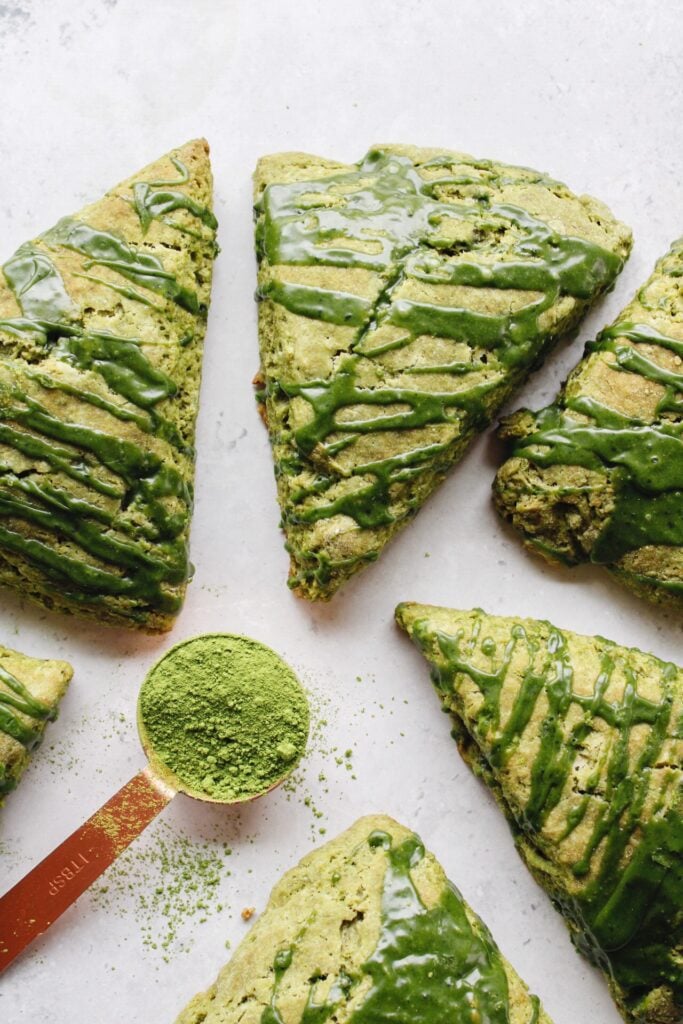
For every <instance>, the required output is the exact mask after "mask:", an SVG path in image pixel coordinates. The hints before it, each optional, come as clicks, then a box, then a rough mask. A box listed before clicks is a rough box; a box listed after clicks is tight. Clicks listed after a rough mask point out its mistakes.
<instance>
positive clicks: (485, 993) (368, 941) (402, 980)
mask: <svg viewBox="0 0 683 1024" xmlns="http://www.w3.org/2000/svg"><path fill="white" fill-rule="evenodd" d="M327 1021H333V1022H335V1024H391V1022H396V1021H409V1022H410V1024H446V1022H448V1021H451V1022H453V1024H456V1022H457V1024H551V1022H550V1018H549V1017H548V1016H547V1015H546V1013H545V1012H544V1011H543V1009H542V1008H541V1006H540V1004H539V1001H538V999H537V997H536V996H533V995H531V994H530V993H529V991H528V989H527V987H526V985H525V984H524V983H523V981H522V980H521V979H520V978H519V976H518V975H517V973H516V972H515V970H514V969H513V968H512V967H511V966H510V964H509V963H508V962H507V960H506V959H505V958H504V957H503V956H502V955H501V953H500V951H499V950H498V948H497V947H496V945H495V943H494V941H493V939H492V937H491V935H490V933H489V932H488V930H487V928H486V926H485V925H484V924H483V923H482V921H480V920H479V918H478V917H477V916H476V914H475V913H474V912H473V911H472V910H471V909H470V907H468V905H467V904H466V903H465V901H464V900H463V898H462V896H461V895H460V893H459V892H458V891H457V890H456V889H455V888H454V887H453V886H452V885H451V884H450V882H449V881H448V879H447V878H446V876H445V875H444V872H443V869H442V868H441V866H440V865H439V864H438V862H437V861H436V859H435V858H434V857H433V856H432V854H430V853H427V852H425V849H424V847H423V845H422V843H421V842H420V840H419V839H418V837H417V836H416V835H414V834H413V833H412V832H410V831H409V830H408V829H406V828H404V827H403V826H402V825H399V824H398V823H397V822H396V821H393V820H392V819H391V818H387V817H385V816H384V815H381V816H372V817H368V818H361V819H360V820H359V821H357V822H356V824H355V825H353V826H352V827H351V828H350V829H348V830H347V831H346V832H343V833H342V834H341V835H340V836H338V837H337V838H336V839H334V840H333V841H332V842H330V843H327V844H326V845H325V846H323V847H321V848H320V849H319V850H315V851H314V852H313V853H310V854H308V856H307V857H304V859H303V860H302V861H301V863H300V864H299V865H298V866H297V867H295V868H293V870H291V871H289V872H288V873H287V874H286V875H285V876H284V878H283V879H282V880H281V881H280V882H279V883H278V884H277V885H276V886H275V888H274V890H273V892H272V894H271V897H270V902H269V903H268V906H267V907H266V910H265V911H264V913H263V915H262V916H261V918H260V919H259V920H258V922H257V923H256V924H255V925H254V927H253V928H252V930H251V932H250V933H249V934H248V935H247V936H246V938H245V939H243V941H242V942H241V944H240V946H239V948H238V949H237V950H236V952H235V955H234V956H233V958H232V960H231V961H230V963H229V964H228V965H227V966H226V967H225V968H224V969H223V970H222V971H221V973H220V974H219V976H218V980H217V981H216V983H215V984H214V985H213V986H212V987H211V988H210V989H209V990H208V992H205V993H203V994H202V995H199V996H196V997H195V998H194V999H193V1000H192V1002H191V1003H190V1004H189V1006H187V1007H186V1009H185V1010H184V1011H183V1012H182V1013H181V1014H180V1016H179V1017H178V1020H177V1024H200V1022H201V1024H282V1022H286V1024H312V1022H316V1024H326V1022H327Z"/></svg>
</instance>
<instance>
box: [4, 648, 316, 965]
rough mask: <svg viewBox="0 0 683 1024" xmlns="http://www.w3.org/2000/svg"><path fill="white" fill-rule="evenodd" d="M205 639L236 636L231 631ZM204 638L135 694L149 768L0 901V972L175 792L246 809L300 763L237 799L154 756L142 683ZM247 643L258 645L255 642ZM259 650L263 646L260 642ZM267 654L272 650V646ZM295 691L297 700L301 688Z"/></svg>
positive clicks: (158, 662) (94, 878) (128, 842)
mask: <svg viewBox="0 0 683 1024" xmlns="http://www.w3.org/2000/svg"><path fill="white" fill-rule="evenodd" d="M210 635H213V636H224V637H229V638H236V635H235V634H230V633H221V634H210ZM204 636H206V634H204ZM202 639H203V637H202V636H199V637H193V638H192V639H190V640H185V641H183V642H181V643H180V644H176V646H175V647H172V648H171V650H170V651H168V652H167V653H166V654H165V655H164V656H163V657H162V658H160V659H159V661H157V662H156V663H155V665H153V666H152V668H151V669H150V671H149V672H148V674H147V676H146V677H145V681H144V682H143V684H142V686H141V688H140V695H139V696H138V714H137V721H138V733H139V736H140V742H141V744H142V748H143V750H144V752H145V754H146V756H147V759H148V761H149V763H148V764H147V765H146V766H145V767H144V768H143V769H142V770H141V771H139V772H138V773H137V775H134V776H133V778H132V779H131V780H130V781H129V782H127V783H126V784H125V786H122V787H121V789H119V791H118V792H117V793H115V794H114V796H112V797H111V798H110V799H109V800H107V802H106V803H105V804H103V805H102V807H100V809H99V810H98V811H96V812H95V814H93V815H92V816H91V817H90V818H88V820H87V821H85V822H84V823H83V824H82V825H81V826H80V827H79V828H77V829H76V830H75V831H74V832H72V833H71V835H70V836H68V838H67V839H65V840H64V842H63V843H60V844H59V846H57V847H56V848H55V849H54V850H53V851H52V853H49V854H48V855H47V857H45V858H44V859H43V860H42V861H41V862H40V863H39V864H37V865H36V867H34V868H33V869H32V870H31V871H29V873H28V874H27V875H25V876H24V877H23V878H22V879H21V880H20V881H19V882H17V884H16V885H15V886H13V887H12V888H11V889H10V890H9V891H8V892H7V893H5V895H4V896H2V897H0V974H1V973H2V972H3V971H4V970H5V968H7V967H9V965H10V964H11V963H12V961H13V960H14V959H15V958H16V957H17V956H19V954H20V953H22V952H23V950H24V949H26V947H27V946H28V945H29V944H30V943H31V942H33V941H34V940H35V939H37V938H38V936H39V935H42V934H43V932H45V931H47V929H48V928H49V927H50V925H51V924H54V922H55V921H56V920H57V919H58V918H59V917H61V915H62V914H63V913H64V911H65V910H68V908H69V907H70V906H71V904H72V903H74V902H75V901H76V900H77V899H78V897H79V896H81V895H82V894H83V893H84V892H85V890H86V889H88V888H89V887H90V886H91V885H92V883H93V882H94V881H96V879H98V878H99V877H100V875H101V874H103V873H104V871H106V869H107V868H108V867H109V866H110V865H111V864H112V863H113V862H114V861H115V860H116V858H117V857H118V856H119V854H121V853H123V851H124V850H125V849H126V848H127V847H128V846H130V844H131V843H132V842H133V840H134V839H135V838H136V837H137V836H139V835H140V833H141V832H142V831H144V829H145V828H146V827H147V825H149V823H150V822H151V821H153V820H154V818H156V816H157V815H158V814H159V813H160V811H162V810H163V809H164V807H166V805H167V804H169V803H170V802H171V800H172V799H173V797H174V796H175V795H176V794H177V793H185V794H186V795H187V796H191V797H193V798H194V799H195V800H204V801H207V802H209V803H216V804H225V805H230V806H233V805H236V804H242V803H247V802H249V801H250V800H254V799H257V798H258V797H260V796H263V795H265V793H269V792H271V791H272V790H273V789H275V788H276V787H277V786H279V785H280V784H281V783H282V782H284V781H285V779H286V778H287V777H288V776H289V775H290V774H291V773H292V771H293V770H294V769H295V768H296V765H297V764H298V761H299V760H300V758H295V759H294V760H293V761H292V762H290V763H288V764H287V766H286V769H285V770H284V771H283V774H282V776H281V777H279V778H277V779H276V780H275V781H274V782H273V783H272V784H271V785H269V786H268V787H267V788H266V789H264V790H263V791H261V792H259V793H256V794H253V795H250V796H247V797H241V798H240V799H217V798H216V797H212V796H209V795H207V794H205V793H201V792H198V791H196V790H194V789H191V788H190V787H189V786H187V785H185V784H184V783H183V782H182V780H181V779H179V778H178V777H177V776H176V775H174V774H173V772H172V771H171V770H170V768H169V767H168V766H167V765H165V764H163V763H162V762H161V761H160V760H159V759H158V758H157V757H156V755H155V752H154V749H153V747H152V745H151V743H150V740H149V737H148V735H147V731H146V730H145V727H144V723H143V722H142V718H141V714H140V696H141V694H142V691H143V689H144V686H145V683H146V682H147V680H148V679H149V678H150V676H151V674H152V673H153V672H154V671H155V670H156V668H157V667H158V666H159V665H160V664H161V662H162V661H165V660H166V659H168V658H172V657H173V656H174V654H175V653H176V652H177V651H179V650H180V649H182V648H185V647H186V646H187V645H188V644H192V643H194V642H195V641H197V640H202ZM237 639H240V640H242V639H245V638H243V637H237ZM249 642H250V643H256V641H253V640H250V641H249ZM259 646H260V647H262V648H263V647H265V645H264V644H259ZM266 650H269V651H270V648H266ZM270 653H271V654H272V655H273V656H274V657H275V658H277V657H278V656H277V655H276V654H275V652H273V651H270ZM278 660H280V661H282V659H278ZM282 666H283V671H286V672H287V673H288V674H289V675H290V676H291V677H292V679H293V681H294V682H295V683H296V685H297V686H299V688H301V687H300V684H299V683H298V680H296V677H295V676H294V674H293V673H292V670H291V669H290V668H289V666H288V665H287V664H286V662H284V661H282ZM301 693H302V694H303V689H301ZM304 699H305V698H304Z"/></svg>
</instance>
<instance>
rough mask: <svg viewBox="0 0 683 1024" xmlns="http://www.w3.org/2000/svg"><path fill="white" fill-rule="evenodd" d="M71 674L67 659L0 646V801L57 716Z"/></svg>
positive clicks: (13, 783) (12, 786)
mask: <svg viewBox="0 0 683 1024" xmlns="http://www.w3.org/2000/svg"><path fill="white" fill-rule="evenodd" d="M72 675H73V669H72V668H71V665H69V664H68V663H67V662H66V661H52V660H50V659H43V658H29V657H28V656H27V655H26V654H20V653H19V652H18V651H12V650H10V648H9V647H2V646H0V804H2V802H3V800H4V798H5V796H6V795H7V794H8V793H9V792H10V790H12V789H14V787H15V786H16V785H17V783H18V781H19V778H20V776H21V774H22V772H23V771H24V769H25V768H26V765H27V764H28V762H29V760H30V757H31V751H33V750H34V749H35V748H36V747H37V745H38V744H39V743H40V741H41V739H42V738H43V733H44V732H45V727H46V726H47V723H48V722H51V721H54V719H55V718H56V717H57V706H58V704H59V702H60V700H61V699H62V697H63V696H64V693H65V691H66V688H67V686H68V685H69V681H70V679H71V676H72Z"/></svg>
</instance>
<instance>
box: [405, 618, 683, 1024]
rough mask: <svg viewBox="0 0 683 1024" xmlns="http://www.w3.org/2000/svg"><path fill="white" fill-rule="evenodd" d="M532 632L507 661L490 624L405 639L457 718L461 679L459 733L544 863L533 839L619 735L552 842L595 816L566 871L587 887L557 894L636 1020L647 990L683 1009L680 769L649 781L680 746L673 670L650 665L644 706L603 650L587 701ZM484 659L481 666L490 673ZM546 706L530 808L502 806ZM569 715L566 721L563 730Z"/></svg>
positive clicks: (616, 651) (550, 642) (562, 653)
mask: <svg viewBox="0 0 683 1024" xmlns="http://www.w3.org/2000/svg"><path fill="white" fill-rule="evenodd" d="M540 625H541V627H547V634H545V635H544V633H539V634H535V633H534V632H533V631H528V630H527V629H525V628H524V627H523V626H522V625H515V626H513V627H512V628H511V631H510V637H509V640H508V642H507V643H506V645H505V646H504V647H503V648H502V649H501V650H498V649H497V648H496V645H495V644H493V642H492V641H491V640H490V639H489V638H486V636H485V630H486V620H485V617H477V618H476V619H475V622H474V626H473V628H472V630H471V632H470V634H469V635H468V636H466V634H465V630H464V629H461V630H459V631H458V632H457V633H455V634H450V633H446V632H444V631H441V630H434V629H432V628H430V626H429V623H428V622H427V621H424V622H419V621H418V622H417V623H416V625H415V627H414V628H411V635H412V636H413V637H414V639H415V641H416V642H417V643H418V645H419V646H421V647H422V649H423V650H424V652H425V654H426V656H427V658H428V659H430V661H431V663H432V666H433V672H432V678H433V680H434V683H435V685H436V687H437V689H439V690H440V691H441V693H442V694H443V695H444V699H445V702H446V706H447V707H448V708H449V709H450V710H451V711H452V712H453V713H454V714H456V715H457V716H458V719H459V717H460V716H459V715H458V712H457V711H456V708H455V706H454V705H453V704H451V703H450V701H449V695H450V694H456V693H457V692H458V690H459V687H460V684H461V679H462V675H464V676H466V677H467V678H469V679H471V680H472V681H473V682H474V683H475V685H476V686H477V688H478V690H479V691H480V693H481V695H482V698H483V703H482V705H481V708H480V709H479V710H478V712H477V714H476V716H474V717H473V718H472V719H471V720H470V718H469V717H468V720H467V722H466V723H465V727H466V729H467V731H468V733H470V734H471V736H472V737H473V739H474V740H475V741H476V744H477V750H478V753H479V755H480V756H481V757H482V758H483V759H484V762H485V764H486V765H487V773H490V776H491V779H492V780H493V782H494V785H495V786H496V787H501V786H502V788H501V789H500V792H501V795H502V797H503V799H504V800H505V801H506V805H507V807H508V810H509V812H510V815H511V818H512V820H513V821H514V823H515V824H516V827H517V828H518V829H519V831H520V846H521V848H522V850H523V849H524V846H525V844H527V843H528V844H530V845H531V847H532V849H536V850H539V851H541V852H542V854H543V856H544V857H547V858H549V859H550V861H551V862H552V860H553V853H552V849H551V848H550V847H549V845H548V843H547V842H546V841H545V840H543V838H541V837H540V836H539V833H540V832H541V830H542V829H543V826H544V824H545V823H546V821H547V819H548V816H549V815H550V813H551V811H553V810H555V809H556V808H557V807H558V805H560V802H561V800H562V798H563V795H566V792H567V787H568V785H569V784H570V782H571V777H572V770H573V767H574V764H575V761H576V758H577V752H578V751H580V750H581V749H582V747H583V746H584V744H585V743H586V741H587V739H588V738H589V737H590V736H591V735H592V734H594V733H596V732H600V730H601V729H602V728H608V729H610V730H612V731H613V736H614V739H613V742H611V743H610V744H609V746H608V747H607V748H606V753H605V758H606V762H605V763H600V762H598V764H597V765H596V770H595V773H594V774H593V776H592V778H590V779H589V780H588V783H587V785H586V786H585V787H584V788H585V795H584V798H583V799H582V800H581V801H579V803H578V804H576V805H575V806H573V808H572V810H571V811H570V812H569V813H568V814H567V820H566V827H565V829H564V831H563V833H562V835H561V839H560V840H559V842H562V841H564V839H566V838H567V836H569V835H570V834H571V833H572V832H573V831H574V830H575V829H576V828H577V827H578V826H579V825H580V824H581V823H582V822H583V821H584V819H585V816H586V813H587V811H588V809H589V806H590V807H591V808H592V811H593V814H592V822H593V823H592V827H591V830H590V833H589V835H588V838H587V840H586V842H585V844H584V846H583V851H582V853H581V855H580V856H577V858H576V860H575V861H574V863H573V864H572V865H571V872H572V874H573V876H574V878H575V879H576V880H577V882H582V883H583V884H582V885H579V886H578V888H577V887H576V886H571V885H567V884H566V883H562V881H561V878H560V880H559V881H558V884H557V886H556V887H555V888H553V889H552V891H551V895H552V896H553V899H554V900H555V901H556V902H558V903H559V904H560V906H561V908H562V910H563V912H564V913H565V914H566V915H567V917H568V918H569V919H570V920H571V921H572V922H573V924H574V928H573V930H572V935H573V938H574V941H575V943H576V945H577V947H578V948H579V949H581V951H582V952H584V953H585V954H586V955H588V956H589V957H590V959H592V960H594V961H595V962H597V963H598V964H599V965H600V966H601V967H602V968H603V969H604V970H606V971H607V973H608V974H609V975H611V976H612V977H613V978H614V979H615V980H616V982H617V983H618V985H619V986H620V987H621V988H622V989H623V991H624V993H625V1000H626V1002H627V1005H628V1006H629V1007H630V1009H631V1010H633V1012H634V1013H636V1012H637V1007H638V1005H639V1003H640V1001H641V999H642V998H643V997H644V996H645V995H646V994H647V993H648V992H650V991H651V990H653V989H657V988H660V987H664V986H665V987H669V988H670V989H671V991H672V992H673V994H674V999H675V1001H676V1003H677V1005H678V1006H679V1007H681V1008H683V973H682V972H681V969H680V965H679V964H678V963H677V962H676V957H675V954H674V953H673V952H672V934H673V933H674V930H675V927H676V924H675V922H676V921H677V920H678V915H679V913H680V907H681V905H683V814H682V813H681V812H682V798H683V794H682V793H681V781H680V772H678V773H676V772H674V771H673V770H671V771H669V772H663V773H662V774H661V780H660V782H659V783H657V782H654V781H653V774H654V772H655V770H656V769H657V767H658V766H660V764H661V759H662V750H663V745H664V742H665V740H666V739H667V738H668V737H669V736H671V735H674V736H678V737H679V738H683V721H680V722H674V721H672V718H671V715H672V705H673V699H674V689H675V688H676V687H678V688H680V672H679V670H678V668H677V667H676V666H675V665H673V664H670V663H668V664H667V663H664V662H659V661H657V659H654V658H652V662H653V663H654V664H655V665H656V668H657V672H658V673H659V683H660V689H661V697H660V699H659V700H657V701H651V700H648V699H646V698H644V697H642V696H641V695H640V694H639V693H638V672H637V670H636V668H635V667H634V665H633V664H632V663H631V660H630V657H629V651H628V650H626V649H624V648H619V647H617V646H616V645H613V644H610V643H609V642H608V641H602V640H601V641H600V644H601V647H602V648H603V653H602V663H601V666H600V671H599V673H598V675H597V676H596V678H595V680H594V685H593V692H592V693H591V694H590V695H582V694H579V693H577V692H575V690H574V688H573V683H574V665H573V663H572V658H571V656H570V652H569V649H568V646H567V641H566V638H565V636H564V635H563V633H562V632H561V631H560V630H558V629H556V628H555V627H553V626H551V625H550V624H548V623H543V624H540ZM435 645H436V648H437V653H436V657H435V653H434V652H435ZM519 647H521V648H522V649H524V650H526V653H527V668H526V670H525V671H524V672H523V674H522V676H521V678H520V680H519V684H518V687H517V693H516V696H515V698H514V701H513V704H512V707H511V709H510V711H509V713H508V714H507V715H506V719H505V723H504V725H503V724H501V709H500V694H501V691H502V688H503V685H504V683H505V680H506V676H507V674H508V671H509V668H510V664H511V661H512V657H513V654H514V653H515V652H516V651H517V649H518V648H519ZM478 652H481V653H483V654H484V655H485V656H486V659H487V661H488V667H487V668H485V669H484V668H482V667H481V656H480V654H479V653H478ZM475 661H476V664H475ZM617 664H619V666H620V668H621V670H622V671H623V672H624V674H625V677H626V686H625V689H624V693H623V696H622V698H621V700H620V701H614V700H608V699H607V698H606V696H605V694H606V691H607V688H608V686H609V684H610V680H611V678H612V675H613V673H614V670H615V666H616V665H617ZM541 698H543V707H544V711H543V715H542V719H541V720H540V721H536V722H535V724H534V732H533V735H534V736H538V738H539V742H538V743H537V744H534V745H533V748H532V749H533V750H534V751H535V753H534V754H533V758H532V761H531V764H530V766H529V789H528V797H527V800H526V803H525V804H523V805H522V804H519V803H518V802H517V797H514V798H509V797H508V794H507V792H506V790H505V782H504V781H503V782H502V783H498V782H497V780H498V778H499V772H500V771H501V770H502V769H504V767H505V765H506V763H507V761H508V759H509V757H510V755H511V754H512V753H513V752H514V751H515V750H516V749H517V747H518V745H519V743H520V741H521V739H522V737H524V735H525V732H526V730H527V727H528V726H529V723H530V721H531V719H532V716H533V715H534V714H535V712H536V711H537V708H538V706H539V700H540V699H541ZM570 717H571V721H572V723H573V724H572V725H571V726H570V727H568V726H567V724H566V723H567V721H568V720H569V719H570ZM643 728H646V729H647V739H646V740H645V742H644V743H642V745H641V746H640V748H639V754H638V758H637V761H636V762H635V763H632V762H631V760H630V754H629V750H630V744H631V742H632V738H633V735H634V732H635V731H636V730H638V731H641V730H642V729H643ZM526 741H527V743H528V742H529V738H528V737H526ZM663 767H664V768H666V765H664V766H663ZM653 792H654V796H655V802H654V805H652V799H653ZM532 866H533V865H532ZM558 872H559V869H558ZM637 1019H639V1018H637Z"/></svg>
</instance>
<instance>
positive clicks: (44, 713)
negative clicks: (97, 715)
mask: <svg viewBox="0 0 683 1024" xmlns="http://www.w3.org/2000/svg"><path fill="white" fill-rule="evenodd" d="M0 683H1V684H2V686H0V732H4V733H5V735H7V736H11V738H12V739H13V740H16V741H17V743H21V745H22V746H23V747H24V748H25V749H26V750H27V751H30V750H32V749H33V748H34V747H35V745H36V744H37V743H38V742H39V740H40V737H41V735H42V725H43V723H44V722H46V721H48V720H50V719H53V718H54V717H55V714H56V712H55V711H53V710H52V708H50V707H48V706H47V704H43V703H42V701H39V700H36V698H35V697H34V696H33V695H32V694H31V693H30V692H29V690H28V689H27V688H26V686H24V684H23V683H22V682H21V681H20V680H19V679H17V678H16V676H14V675H12V673H11V672H8V671H7V669H6V668H4V667H3V666H1V665H0ZM17 712H19V713H17ZM23 716H27V717H28V718H29V719H33V721H28V722H27V721H26V718H25V717H23ZM14 785H15V779H14V778H13V777H12V776H10V775H9V774H7V773H6V772H5V770H4V766H3V764H2V763H1V762H0V797H2V796H4V795H5V794H6V793H8V792H9V791H10V790H11V789H13V788H14Z"/></svg>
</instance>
